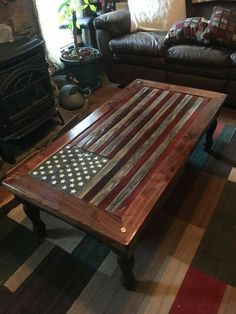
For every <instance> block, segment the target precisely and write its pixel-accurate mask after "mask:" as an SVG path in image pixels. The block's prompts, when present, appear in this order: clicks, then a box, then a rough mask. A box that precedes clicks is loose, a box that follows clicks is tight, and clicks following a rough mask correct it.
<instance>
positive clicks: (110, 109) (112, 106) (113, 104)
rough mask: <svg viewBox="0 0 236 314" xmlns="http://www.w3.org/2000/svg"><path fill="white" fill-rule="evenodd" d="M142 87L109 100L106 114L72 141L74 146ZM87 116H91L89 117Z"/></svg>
mask: <svg viewBox="0 0 236 314" xmlns="http://www.w3.org/2000/svg"><path fill="white" fill-rule="evenodd" d="M142 88H143V86H136V88H135V89H134V90H132V91H131V92H130V93H129V94H128V95H125V97H122V98H121V99H119V100H117V101H112V102H111V103H109V100H108V103H109V107H108V109H107V111H105V112H104V114H103V115H102V116H101V117H100V118H99V119H98V120H97V121H96V122H95V123H93V124H92V125H91V126H90V127H88V128H87V129H86V130H85V131H83V133H82V134H80V135H79V136H77V137H76V138H75V139H74V140H73V141H71V142H70V144H71V145H72V146H74V145H77V144H79V143H80V141H82V140H83V139H84V138H86V137H87V136H88V135H89V134H90V133H91V132H93V131H94V130H95V129H96V128H99V125H100V124H102V123H103V122H104V121H106V120H107V119H108V118H109V117H110V116H111V115H112V114H113V113H114V112H115V111H117V109H118V108H120V107H121V106H123V105H125V103H126V102H127V101H128V100H129V99H130V98H132V97H134V96H135V95H136V94H137V93H138V92H139V91H140V90H141V89H142ZM118 103H119V107H118ZM98 110H101V109H98ZM95 113H96V111H95V112H93V113H92V114H93V115H94V114H95ZM87 118H89V117H87ZM87 118H86V119H87Z"/></svg>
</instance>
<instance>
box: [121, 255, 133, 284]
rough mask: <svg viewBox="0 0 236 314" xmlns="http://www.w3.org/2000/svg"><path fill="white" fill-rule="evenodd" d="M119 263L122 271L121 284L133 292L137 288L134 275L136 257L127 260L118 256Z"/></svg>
mask: <svg viewBox="0 0 236 314" xmlns="http://www.w3.org/2000/svg"><path fill="white" fill-rule="evenodd" d="M117 262H118V265H119V267H120V269H121V272H122V275H121V283H122V285H123V286H124V287H125V289H127V290H133V289H134V287H135V283H136V279H135V276H134V274H133V266H134V255H131V256H130V257H128V258H126V257H123V256H119V255H118V256H117Z"/></svg>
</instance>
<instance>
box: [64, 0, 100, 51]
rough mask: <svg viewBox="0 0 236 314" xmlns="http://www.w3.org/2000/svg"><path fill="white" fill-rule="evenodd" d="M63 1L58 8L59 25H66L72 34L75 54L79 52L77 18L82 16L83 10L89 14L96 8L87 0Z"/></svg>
mask: <svg viewBox="0 0 236 314" xmlns="http://www.w3.org/2000/svg"><path fill="white" fill-rule="evenodd" d="M81 1H82V4H80V2H79V0H63V2H62V4H61V5H60V7H59V8H58V13H59V20H60V23H62V24H64V25H66V27H67V28H69V29H71V30H72V32H73V39H74V48H75V50H76V52H78V51H79V45H78V38H77V36H78V34H80V33H81V31H80V25H79V23H78V20H77V17H78V16H81V15H82V12H83V10H86V9H89V10H90V11H91V12H96V6H95V5H93V4H91V3H90V2H89V0H81Z"/></svg>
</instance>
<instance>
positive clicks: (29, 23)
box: [0, 0, 51, 35]
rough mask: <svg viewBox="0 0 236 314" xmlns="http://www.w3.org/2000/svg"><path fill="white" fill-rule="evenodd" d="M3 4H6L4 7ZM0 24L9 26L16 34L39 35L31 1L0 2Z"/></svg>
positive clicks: (1, 0)
mask: <svg viewBox="0 0 236 314" xmlns="http://www.w3.org/2000/svg"><path fill="white" fill-rule="evenodd" d="M49 1H51V0H49ZM4 2H8V4H7V5H4V4H3V3H4ZM0 23H4V24H8V25H11V26H12V27H13V30H14V31H15V33H17V34H22V35H34V34H39V33H40V31H39V27H38V23H37V17H36V13H35V8H34V2H33V0H15V1H4V0H0Z"/></svg>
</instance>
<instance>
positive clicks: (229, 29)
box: [203, 6, 236, 49]
mask: <svg viewBox="0 0 236 314" xmlns="http://www.w3.org/2000/svg"><path fill="white" fill-rule="evenodd" d="M203 37H204V38H205V39H207V40H209V41H210V42H211V43H214V44H220V45H224V46H225V47H229V48H232V49H235V48H236V11H233V10H230V9H226V8H222V7H218V6H216V7H214V9H213V13H212V16H211V19H210V22H209V24H208V26H207V28H206V29H205V31H204V33H203Z"/></svg>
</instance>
